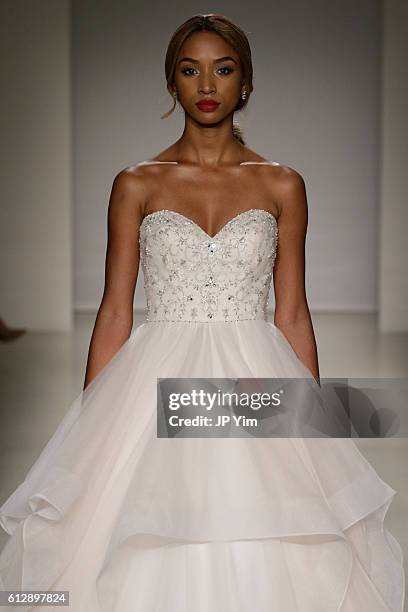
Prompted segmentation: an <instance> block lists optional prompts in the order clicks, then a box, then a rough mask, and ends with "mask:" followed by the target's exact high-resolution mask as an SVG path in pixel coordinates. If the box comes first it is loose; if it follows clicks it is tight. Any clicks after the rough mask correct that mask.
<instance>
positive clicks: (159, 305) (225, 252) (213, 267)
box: [139, 208, 278, 322]
mask: <svg viewBox="0 0 408 612" xmlns="http://www.w3.org/2000/svg"><path fill="white" fill-rule="evenodd" d="M277 242H278V226H277V221H276V219H275V217H274V216H273V215H272V214H271V213H269V212H268V211H266V210H263V209H256V208H255V209H254V208H252V209H250V210H247V211H244V212H242V213H239V214H238V215H236V216H235V217H233V218H232V219H231V220H230V221H228V223H226V224H225V225H224V226H223V227H222V228H221V230H220V231H219V232H218V233H217V234H216V235H215V236H209V235H208V234H207V233H206V232H205V231H204V230H203V229H202V228H201V227H200V226H199V225H197V224H196V223H195V222H194V221H192V220H191V219H189V218H188V217H185V216H184V215H182V214H181V213H178V212H175V211H172V210H160V211H156V212H153V213H150V214H148V215H147V216H145V217H144V219H143V221H142V223H141V226H140V234H139V243H140V261H141V267H142V270H143V277H144V288H145V292H146V298H147V316H146V321H202V322H210V321H239V320H245V319H264V320H266V308H267V305H268V299H269V291H270V287H271V279H272V271H273V266H274V263H275V258H276V250H277Z"/></svg>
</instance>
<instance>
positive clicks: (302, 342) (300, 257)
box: [273, 167, 320, 384]
mask: <svg viewBox="0 0 408 612" xmlns="http://www.w3.org/2000/svg"><path fill="white" fill-rule="evenodd" d="M280 178H281V180H279V182H278V184H276V183H275V189H274V193H275V198H276V200H277V205H278V207H279V236H278V253H277V257H276V261H275V267H274V272H273V274H274V289H275V303H276V308H275V317H274V323H275V325H276V326H277V327H279V329H280V330H281V331H282V333H283V334H284V335H285V337H286V338H287V340H288V342H289V343H290V344H291V346H292V348H293V350H294V351H295V353H296V354H297V356H298V357H299V359H300V360H301V361H302V363H303V364H304V365H305V366H306V367H307V368H308V369H309V370H310V372H311V373H312V375H313V376H314V378H315V379H316V381H317V382H318V384H320V376H319V366H318V358H317V348H316V340H315V335H314V330H313V324H312V320H311V316H310V312H309V307H308V304H307V298H306V290H305V242H306V231H307V222H308V211H307V198H306V188H305V184H304V181H303V178H302V177H301V175H300V174H299V173H298V172H296V171H295V170H293V169H292V168H288V167H286V168H282V176H281V177H280Z"/></svg>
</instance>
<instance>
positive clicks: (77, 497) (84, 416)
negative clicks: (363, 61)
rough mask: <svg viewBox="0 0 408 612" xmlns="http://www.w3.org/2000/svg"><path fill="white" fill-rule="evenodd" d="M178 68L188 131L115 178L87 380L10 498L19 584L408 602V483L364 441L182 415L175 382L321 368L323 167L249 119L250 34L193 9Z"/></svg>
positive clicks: (130, 604)
mask: <svg viewBox="0 0 408 612" xmlns="http://www.w3.org/2000/svg"><path fill="white" fill-rule="evenodd" d="M166 77H167V82H168V89H169V91H170V93H171V94H172V95H173V96H174V100H176V99H177V100H178V101H179V103H180V105H181V107H182V108H183V111H184V113H185V128H184V132H183V134H182V136H181V138H180V139H179V140H178V141H177V142H176V143H174V144H173V145H172V146H171V147H169V148H168V149H166V150H165V151H163V152H162V153H161V154H159V155H158V156H156V157H155V158H154V159H151V160H147V161H145V162H141V163H139V164H136V165H135V166H133V167H130V168H126V169H125V170H123V171H121V172H120V173H119V174H118V175H117V176H116V178H115V181H114V184H113V188H112V193H111V198H110V203H109V215H108V222H109V226H108V227H109V237H108V249H107V258H106V285H105V291H104V295H103V299H102V303H101V306H100V308H99V311H98V315H97V319H96V323H95V328H94V332H93V336H92V340H91V345H90V351H89V356H88V364H87V371H86V377H85V383H84V390H83V393H82V394H81V395H80V396H79V397H78V398H77V399H76V400H75V402H74V404H73V405H72V406H71V408H70V410H69V411H68V413H67V415H66V417H65V419H64V420H63V422H62V423H61V424H60V426H59V428H58V430H57V431H56V432H55V434H54V436H53V437H52V439H51V440H50V442H49V443H48V445H47V447H46V448H45V449H44V451H43V453H42V454H41V456H40V457H39V459H38V460H37V462H36V463H35V464H34V466H33V467H32V468H31V470H30V472H29V473H28V475H27V477H26V480H25V481H24V482H23V483H22V484H21V485H20V487H19V488H18V489H17V490H16V491H15V492H14V494H13V495H12V496H11V497H10V498H9V499H8V500H7V501H6V502H5V504H4V505H3V506H2V508H1V509H0V518H1V522H2V525H3V527H4V528H5V529H6V531H8V533H10V535H11V536H12V537H11V538H10V539H9V542H8V544H7V545H6V547H5V549H4V551H3V553H2V555H1V557H0V577H1V579H2V588H7V589H11V588H21V589H50V590H51V589H52V590H69V591H70V607H71V609H72V610H75V612H79V611H81V612H82V611H85V610H86V611H87V612H89V611H91V612H92V611H94V612H96V611H99V610H103V611H110V612H113V611H118V612H119V611H120V612H128V611H130V610H132V611H134V610H140V611H142V610H143V612H173V611H174V612H175V611H177V612H192V611H194V612H209V611H210V610H211V611H212V612H213V611H216V612H218V611H219V612H221V611H222V612H226V611H227V610H231V611H232V610H234V612H237V611H238V610H242V611H244V610H245V611H248V610H256V611H257V612H266V611H268V612H271V611H272V610H274V611H275V610H276V611H279V612H281V611H283V610H285V611H286V610H288V611H302V612H312V611H313V612H317V611H321V612H334V611H336V612H337V611H339V610H342V611H343V612H352V611H356V610H359V612H363V611H367V612H368V611H370V612H380V611H386V610H387V611H390V610H392V611H395V612H396V611H399V612H401V611H402V606H403V597H404V596H403V590H404V589H403V587H404V585H403V582H404V574H403V568H402V554H401V548H400V546H399V544H398V542H397V541H396V540H395V539H394V538H393V536H392V535H391V534H390V533H389V532H388V531H387V530H385V529H384V524H383V522H384V518H385V514H386V512H387V510H388V507H389V505H390V503H391V501H392V499H393V496H394V494H395V491H394V490H393V489H392V488H391V487H389V486H388V485H387V484H386V483H385V482H384V481H382V480H381V479H380V477H379V476H378V475H377V474H376V472H375V471H374V470H373V468H372V467H371V466H370V465H369V464H368V462H367V461H366V460H365V459H364V457H363V456H362V455H361V453H359V451H358V450H357V448H356V446H355V445H354V444H353V442H352V441H351V440H348V439H341V438H339V439H337V438H332V439H323V438H322V439H319V438H309V439H307V438H305V439H302V438H294V437H280V439H279V436H278V437H269V438H268V437H257V436H256V435H254V436H251V435H247V436H242V437H240V436H239V434H238V435H237V436H235V435H234V432H233V431H232V427H231V425H230V429H228V430H227V433H226V434H225V435H222V434H221V435H220V436H219V437H217V434H216V433H215V428H213V430H212V431H211V434H210V435H207V436H206V435H205V434H204V431H205V428H203V429H202V430H201V431H202V432H203V435H202V436H199V437H197V436H196V437H194V435H193V434H191V432H189V433H190V435H188V434H187V435H186V431H187V429H184V425H181V426H180V425H179V423H178V425H177V429H176V433H174V430H173V431H172V429H171V425H170V419H169V420H168V421H165V425H164V428H163V418H164V420H165V419H166V416H167V414H168V412H166V410H164V411H163V412H160V411H159V410H158V411H156V409H159V406H160V402H159V401H157V400H159V399H160V397H161V396H160V395H159V394H158V385H157V382H158V380H157V379H163V380H164V381H166V380H167V381H169V380H172V379H186V378H187V379H191V378H198V379H200V380H201V382H202V385H203V386H204V388H206V389H208V388H211V382H209V381H211V379H217V380H218V381H219V380H220V379H223V380H226V381H228V379H229V378H230V377H233V380H235V381H236V380H237V378H236V377H238V379H241V378H243V379H245V378H247V379H254V378H255V377H256V378H259V379H263V378H266V379H271V380H273V379H275V378H278V377H288V378H290V377H293V378H305V379H306V380H308V381H309V383H310V381H311V380H312V381H313V383H314V385H315V386H314V387H313V386H312V388H313V389H314V390H315V391H316V388H317V389H318V385H317V386H316V384H315V381H317V382H319V372H318V363H317V352H316V344H315V339H314V334H313V328H312V323H311V319H310V314H309V309H308V306H307V300H306V295H305V284H304V273H305V271H304V243H305V235H306V225H307V202H306V194H305V185H304V181H303V179H302V177H301V176H300V175H299V174H298V173H297V172H296V171H295V170H293V169H291V168H288V167H285V166H281V165H280V164H279V163H277V162H273V161H270V160H266V159H264V158H263V157H261V156H259V155H257V154H256V153H254V152H253V151H251V150H250V149H248V148H247V147H246V146H245V144H244V142H243V139H242V135H241V134H240V132H239V131H238V130H237V127H236V125H234V123H233V116H234V112H235V111H237V110H239V109H240V108H243V107H244V106H245V105H246V104H247V103H248V99H249V96H250V94H251V91H252V66H251V53H250V47H249V44H248V40H247V38H246V36H245V34H244V32H243V31H242V30H241V28H239V27H238V26H237V25H235V24H233V23H232V22H231V21H229V20H228V19H226V18H225V17H223V16H221V15H197V16H194V17H192V18H191V19H189V20H187V21H186V22H185V23H184V24H182V25H181V26H180V27H179V28H178V29H177V31H176V32H175V34H174V35H173V37H172V39H171V41H170V44H169V47H168V51H167V57H166ZM278 234H279V248H278ZM139 260H140V261H139ZM139 263H140V264H141V266H142V269H143V274H144V286H145V291H146V296H147V317H146V321H145V323H143V324H142V325H140V326H139V327H137V328H136V330H135V331H134V332H133V333H132V323H133V318H132V316H133V310H132V307H133V296H134V289H135V285H136V280H137V276H138V268H139ZM272 277H273V282H274V290H275V299H276V309H275V318H274V323H271V322H268V321H267V319H266V306H267V301H268V294H269V289H270V286H271V281H272ZM259 382H260V380H258V383H259ZM174 384H175V383H174ZM177 384H178V385H179V386H177V388H178V389H179V390H185V389H186V387H184V386H183V382H182V381H181V382H180V381H179V382H178V383H177ZM310 384H311V383H310ZM221 386H222V383H221ZM175 388H176V387H175V386H173V387H171V389H172V390H174V389H175ZM316 392H317V391H316ZM156 394H157V395H156ZM185 414H190V416H191V410H190V413H189V412H188V410H187V411H186V412H185ZM156 427H157V429H156ZM185 427H188V425H185ZM163 431H164V433H165V434H167V436H166V435H161V434H163ZM246 433H248V430H246ZM218 435H219V434H218ZM164 437H168V438H172V439H167V440H166V439H163V438H164ZM23 609H24V608H23ZM25 609H30V608H29V606H28V607H27V608H25ZM40 609H41V608H40Z"/></svg>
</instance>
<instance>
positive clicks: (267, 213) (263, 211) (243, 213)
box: [139, 208, 278, 240]
mask: <svg viewBox="0 0 408 612" xmlns="http://www.w3.org/2000/svg"><path fill="white" fill-rule="evenodd" d="M255 211H256V212H261V213H265V214H266V215H268V216H269V217H270V218H271V219H272V220H273V221H274V222H275V224H276V225H277V224H278V221H277V219H276V217H275V215H273V214H272V213H271V212H269V210H265V209H264V208H249V209H248V210H243V211H242V212H240V213H238V214H236V215H235V216H234V217H232V219H230V220H229V221H227V222H226V223H224V225H223V226H222V228H221V229H220V230H218V232H217V233H216V234H214V236H210V234H207V232H206V231H205V230H204V229H203V228H202V227H201V225H198V223H196V222H195V221H193V219H190V217H187V216H186V215H183V213H179V212H177V211H176V210H170V209H169V208H162V209H160V210H155V211H153V212H151V213H149V214H147V215H145V216H144V217H143V219H142V222H141V224H140V228H141V227H142V226H143V224H144V222H145V221H146V219H148V218H149V217H152V216H154V215H158V214H160V213H164V212H168V213H172V214H174V215H177V216H178V217H182V218H183V219H184V220H186V221H188V222H189V223H191V225H193V226H194V227H196V228H197V229H198V230H199V231H201V233H202V234H204V236H206V238H207V239H209V240H216V239H217V238H218V237H219V236H220V234H221V233H222V232H223V231H224V230H225V228H226V227H228V226H229V225H231V223H232V222H233V221H236V220H237V219H239V218H240V217H242V216H243V215H246V214H248V213H250V212H255ZM140 228H139V231H140Z"/></svg>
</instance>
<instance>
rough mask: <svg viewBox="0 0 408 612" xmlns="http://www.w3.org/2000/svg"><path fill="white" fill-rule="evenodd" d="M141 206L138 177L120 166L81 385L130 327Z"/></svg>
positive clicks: (86, 381)
mask: <svg viewBox="0 0 408 612" xmlns="http://www.w3.org/2000/svg"><path fill="white" fill-rule="evenodd" d="M143 208H144V196H143V188H142V185H141V179H140V178H138V177H137V176H135V175H134V174H132V173H131V172H130V171H128V170H122V171H121V172H120V173H119V174H118V175H117V176H116V177H115V180H114V181H113V186H112V191H111V195H110V199H109V207H108V242H107V250H106V259H105V287H104V292H103V296H102V300H101V304H100V306H99V309H98V313H97V316H96V321H95V325H94V329H93V333H92V338H91V342H90V346H89V353H88V361H87V366H86V374H85V381H84V386H83V388H84V389H85V387H87V386H88V384H89V383H90V382H91V381H92V379H93V378H94V377H95V376H96V375H97V374H98V373H99V372H100V371H101V370H102V369H103V367H104V366H105V365H106V364H107V363H108V362H109V361H110V360H111V359H112V357H113V356H114V354H115V353H116V352H117V351H118V350H119V348H120V347H121V346H122V344H123V343H124V342H125V341H126V340H127V339H128V338H129V335H130V333H131V331H132V325H133V297H134V292H135V287H136V282H137V276H138V270H139V226H140V223H141V219H142V216H143Z"/></svg>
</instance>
